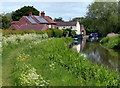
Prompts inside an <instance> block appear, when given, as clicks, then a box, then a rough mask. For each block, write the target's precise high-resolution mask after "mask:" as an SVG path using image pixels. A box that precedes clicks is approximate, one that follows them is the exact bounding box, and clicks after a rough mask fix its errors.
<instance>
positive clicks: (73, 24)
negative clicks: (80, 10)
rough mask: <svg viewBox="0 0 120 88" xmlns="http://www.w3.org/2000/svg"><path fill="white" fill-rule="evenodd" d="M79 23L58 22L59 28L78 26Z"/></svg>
mask: <svg viewBox="0 0 120 88" xmlns="http://www.w3.org/2000/svg"><path fill="white" fill-rule="evenodd" d="M76 24H77V22H57V26H76Z"/></svg>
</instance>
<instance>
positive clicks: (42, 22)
mask: <svg viewBox="0 0 120 88" xmlns="http://www.w3.org/2000/svg"><path fill="white" fill-rule="evenodd" d="M13 28H16V29H18V30H27V29H33V30H45V29H47V28H56V22H54V21H53V20H51V19H50V18H49V17H47V16H45V13H44V11H42V12H41V15H40V16H34V15H32V12H30V13H29V16H22V18H21V19H20V20H19V21H13V22H12V25H11V26H10V27H9V29H13Z"/></svg>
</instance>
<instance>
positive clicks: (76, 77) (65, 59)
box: [3, 38, 119, 86]
mask: <svg viewBox="0 0 120 88" xmlns="http://www.w3.org/2000/svg"><path fill="white" fill-rule="evenodd" d="M69 40H70V41H71V38H54V39H50V40H47V41H43V42H40V43H38V44H34V43H32V42H33V41H29V43H28V42H27V41H24V42H23V43H21V44H18V45H15V46H14V45H13V44H9V46H8V47H3V50H4V53H3V58H4V59H3V60H4V63H3V68H4V67H5V65H8V66H9V65H12V66H10V67H13V68H11V70H12V72H11V74H12V75H11V74H9V76H7V77H9V78H14V77H16V76H17V75H18V76H19V77H16V78H21V76H20V74H24V73H25V72H27V73H26V74H25V75H24V76H22V78H26V79H28V78H27V77H29V76H27V74H28V70H29V69H31V68H33V67H34V68H35V69H36V70H35V71H33V73H34V74H35V75H41V76H42V77H43V79H44V81H45V82H46V80H49V85H48V86H118V85H119V80H118V77H119V75H118V73H117V71H113V70H110V69H108V68H106V67H104V66H98V65H95V64H93V63H90V62H89V60H88V59H86V58H84V57H82V56H81V55H80V54H78V53H77V52H75V51H73V50H71V49H70V48H67V47H66V46H65V43H66V42H69ZM8 49H9V50H8ZM14 50H17V51H14ZM8 51H9V52H11V55H10V53H9V52H8ZM33 51H34V52H33ZM14 53H15V54H14ZM9 59H10V60H9ZM7 60H9V61H7ZM5 61H6V62H5ZM18 61H19V62H18ZM24 63H25V64H27V65H29V64H30V66H29V67H27V68H26V66H25V68H24V66H23V64H24ZM18 67H20V68H18ZM21 67H23V69H21ZM7 69H8V68H6V69H3V70H4V71H6V72H7V71H8V70H7ZM30 74H31V73H30ZM4 76H6V74H4V75H3V77H4ZM11 76H12V77H11ZM33 78H34V77H33ZM29 79H30V80H29V81H30V83H29V85H27V86H30V85H31V80H33V81H32V85H34V83H36V82H38V81H37V80H34V79H31V77H29ZM37 79H38V76H37ZM24 81H25V80H24ZM34 81H35V82H34ZM16 82H19V81H18V80H15V79H13V80H12V83H13V84H14V86H16V84H15V83H16ZM26 82H27V81H26ZM33 82H34V83H33ZM39 82H41V81H39ZM19 83H20V84H21V81H20V82H19ZM38 84H39V83H38ZM21 86H26V85H21ZM43 86H44V85H43Z"/></svg>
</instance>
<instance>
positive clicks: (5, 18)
mask: <svg viewBox="0 0 120 88" xmlns="http://www.w3.org/2000/svg"><path fill="white" fill-rule="evenodd" d="M1 18H2V22H1V23H0V25H2V29H7V28H9V26H10V25H11V22H12V18H11V13H6V14H1V15H0V20H1Z"/></svg>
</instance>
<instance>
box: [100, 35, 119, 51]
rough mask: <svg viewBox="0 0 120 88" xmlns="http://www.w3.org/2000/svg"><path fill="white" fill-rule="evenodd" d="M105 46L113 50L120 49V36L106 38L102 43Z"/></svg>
mask: <svg viewBox="0 0 120 88" xmlns="http://www.w3.org/2000/svg"><path fill="white" fill-rule="evenodd" d="M100 43H101V44H103V46H105V47H107V48H111V49H120V35H116V36H113V37H105V38H103V39H102V40H101V41H100Z"/></svg>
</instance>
